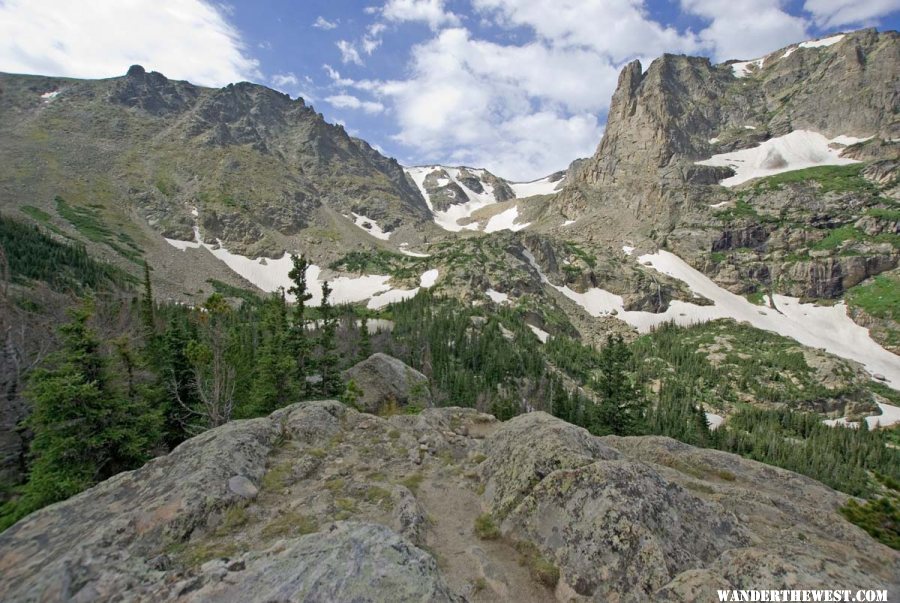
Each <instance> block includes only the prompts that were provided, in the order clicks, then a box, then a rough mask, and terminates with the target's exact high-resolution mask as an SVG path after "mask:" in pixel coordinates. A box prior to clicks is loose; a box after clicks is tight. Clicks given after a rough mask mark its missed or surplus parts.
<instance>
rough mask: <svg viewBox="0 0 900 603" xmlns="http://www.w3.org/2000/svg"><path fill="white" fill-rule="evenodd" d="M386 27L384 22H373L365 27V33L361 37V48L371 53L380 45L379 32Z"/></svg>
mask: <svg viewBox="0 0 900 603" xmlns="http://www.w3.org/2000/svg"><path fill="white" fill-rule="evenodd" d="M385 29H387V25H385V24H384V23H373V24H372V25H370V26H369V27H368V28H367V29H366V35H364V36H363V39H362V48H363V50H364V51H365V53H366V54H372V53H373V52H375V49H376V48H378V47H379V46H381V34H382V33H383V32H384V30H385Z"/></svg>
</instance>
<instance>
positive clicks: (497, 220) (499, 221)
mask: <svg viewBox="0 0 900 603" xmlns="http://www.w3.org/2000/svg"><path fill="white" fill-rule="evenodd" d="M518 219H519V208H518V206H516V205H513V206H512V207H510V208H509V209H507V210H504V211H502V212H500V213H499V214H497V215H495V216H491V219H490V220H488V222H487V224H485V226H484V232H488V233H490V232H498V231H501V230H511V231H513V232H517V231H519V230H522V229H523V228H526V227H528V226H529V225H530V224H531V222H528V223H527V224H517V223H516V220H518Z"/></svg>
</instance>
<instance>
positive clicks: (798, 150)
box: [697, 130, 859, 187]
mask: <svg viewBox="0 0 900 603" xmlns="http://www.w3.org/2000/svg"><path fill="white" fill-rule="evenodd" d="M850 139H851V137H847V136H838V137H836V138H833V139H831V140H829V139H827V138H825V137H824V136H822V135H821V134H819V133H818V132H810V131H808V130H795V131H794V132H791V133H790V134H785V135H784V136H778V137H776V138H771V139H769V140H767V141H765V142H763V143H762V144H759V145H757V146H755V147H753V148H750V149H743V150H741V151H733V152H731V153H722V154H719V155H713V156H712V157H710V158H709V159H706V160H704V161H698V162H697V164H698V165H709V166H726V167H730V168H732V169H733V170H734V171H735V175H734V176H732V177H730V178H726V179H724V180H722V181H721V182H719V184H721V185H722V186H728V187H731V186H736V185H738V184H742V183H744V182H747V181H748V180H752V179H754V178H762V177H765V176H772V175H774V174H781V173H783V172H791V171H794V170H802V169H805V168H810V167H816V166H820V165H847V164H851V163H859V162H858V161H856V160H854V159H847V158H844V157H841V156H840V150H836V149H832V148H831V147H830V146H829V145H830V144H831V143H833V142H838V143H839V144H844V143H843V142H840V141H841V140H850ZM853 140H858V139H853Z"/></svg>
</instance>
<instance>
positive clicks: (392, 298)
mask: <svg viewBox="0 0 900 603" xmlns="http://www.w3.org/2000/svg"><path fill="white" fill-rule="evenodd" d="M437 278H438V271H437V269H436V268H433V269H431V270H426V271H425V272H424V273H423V274H422V276H421V277H419V286H418V287H415V288H413V289H389V290H388V291H385V292H384V293H379V294H378V295H375V296H372V297H371V298H370V299H369V303H367V304H366V307H367V308H369V309H370V310H377V309H379V308H383V307H384V306H386V305H388V304H393V303H395V302H401V301H403V300H406V299H410V298H412V297H415V295H416V293H418V292H419V289H429V288H431V287H433V286H434V284H435V283H436V282H437Z"/></svg>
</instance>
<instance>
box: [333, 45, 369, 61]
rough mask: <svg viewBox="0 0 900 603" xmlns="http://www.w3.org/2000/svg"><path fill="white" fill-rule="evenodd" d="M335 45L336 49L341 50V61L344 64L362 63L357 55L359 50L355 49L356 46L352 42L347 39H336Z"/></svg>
mask: <svg viewBox="0 0 900 603" xmlns="http://www.w3.org/2000/svg"><path fill="white" fill-rule="evenodd" d="M337 47H338V50H340V51H341V62H343V63H345V64H346V63H356V64H357V65H362V64H363V62H362V59H361V58H360V57H359V51H358V50H357V49H356V46H355V45H354V44H353V43H352V42H348V41H347V40H338V42H337Z"/></svg>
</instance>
